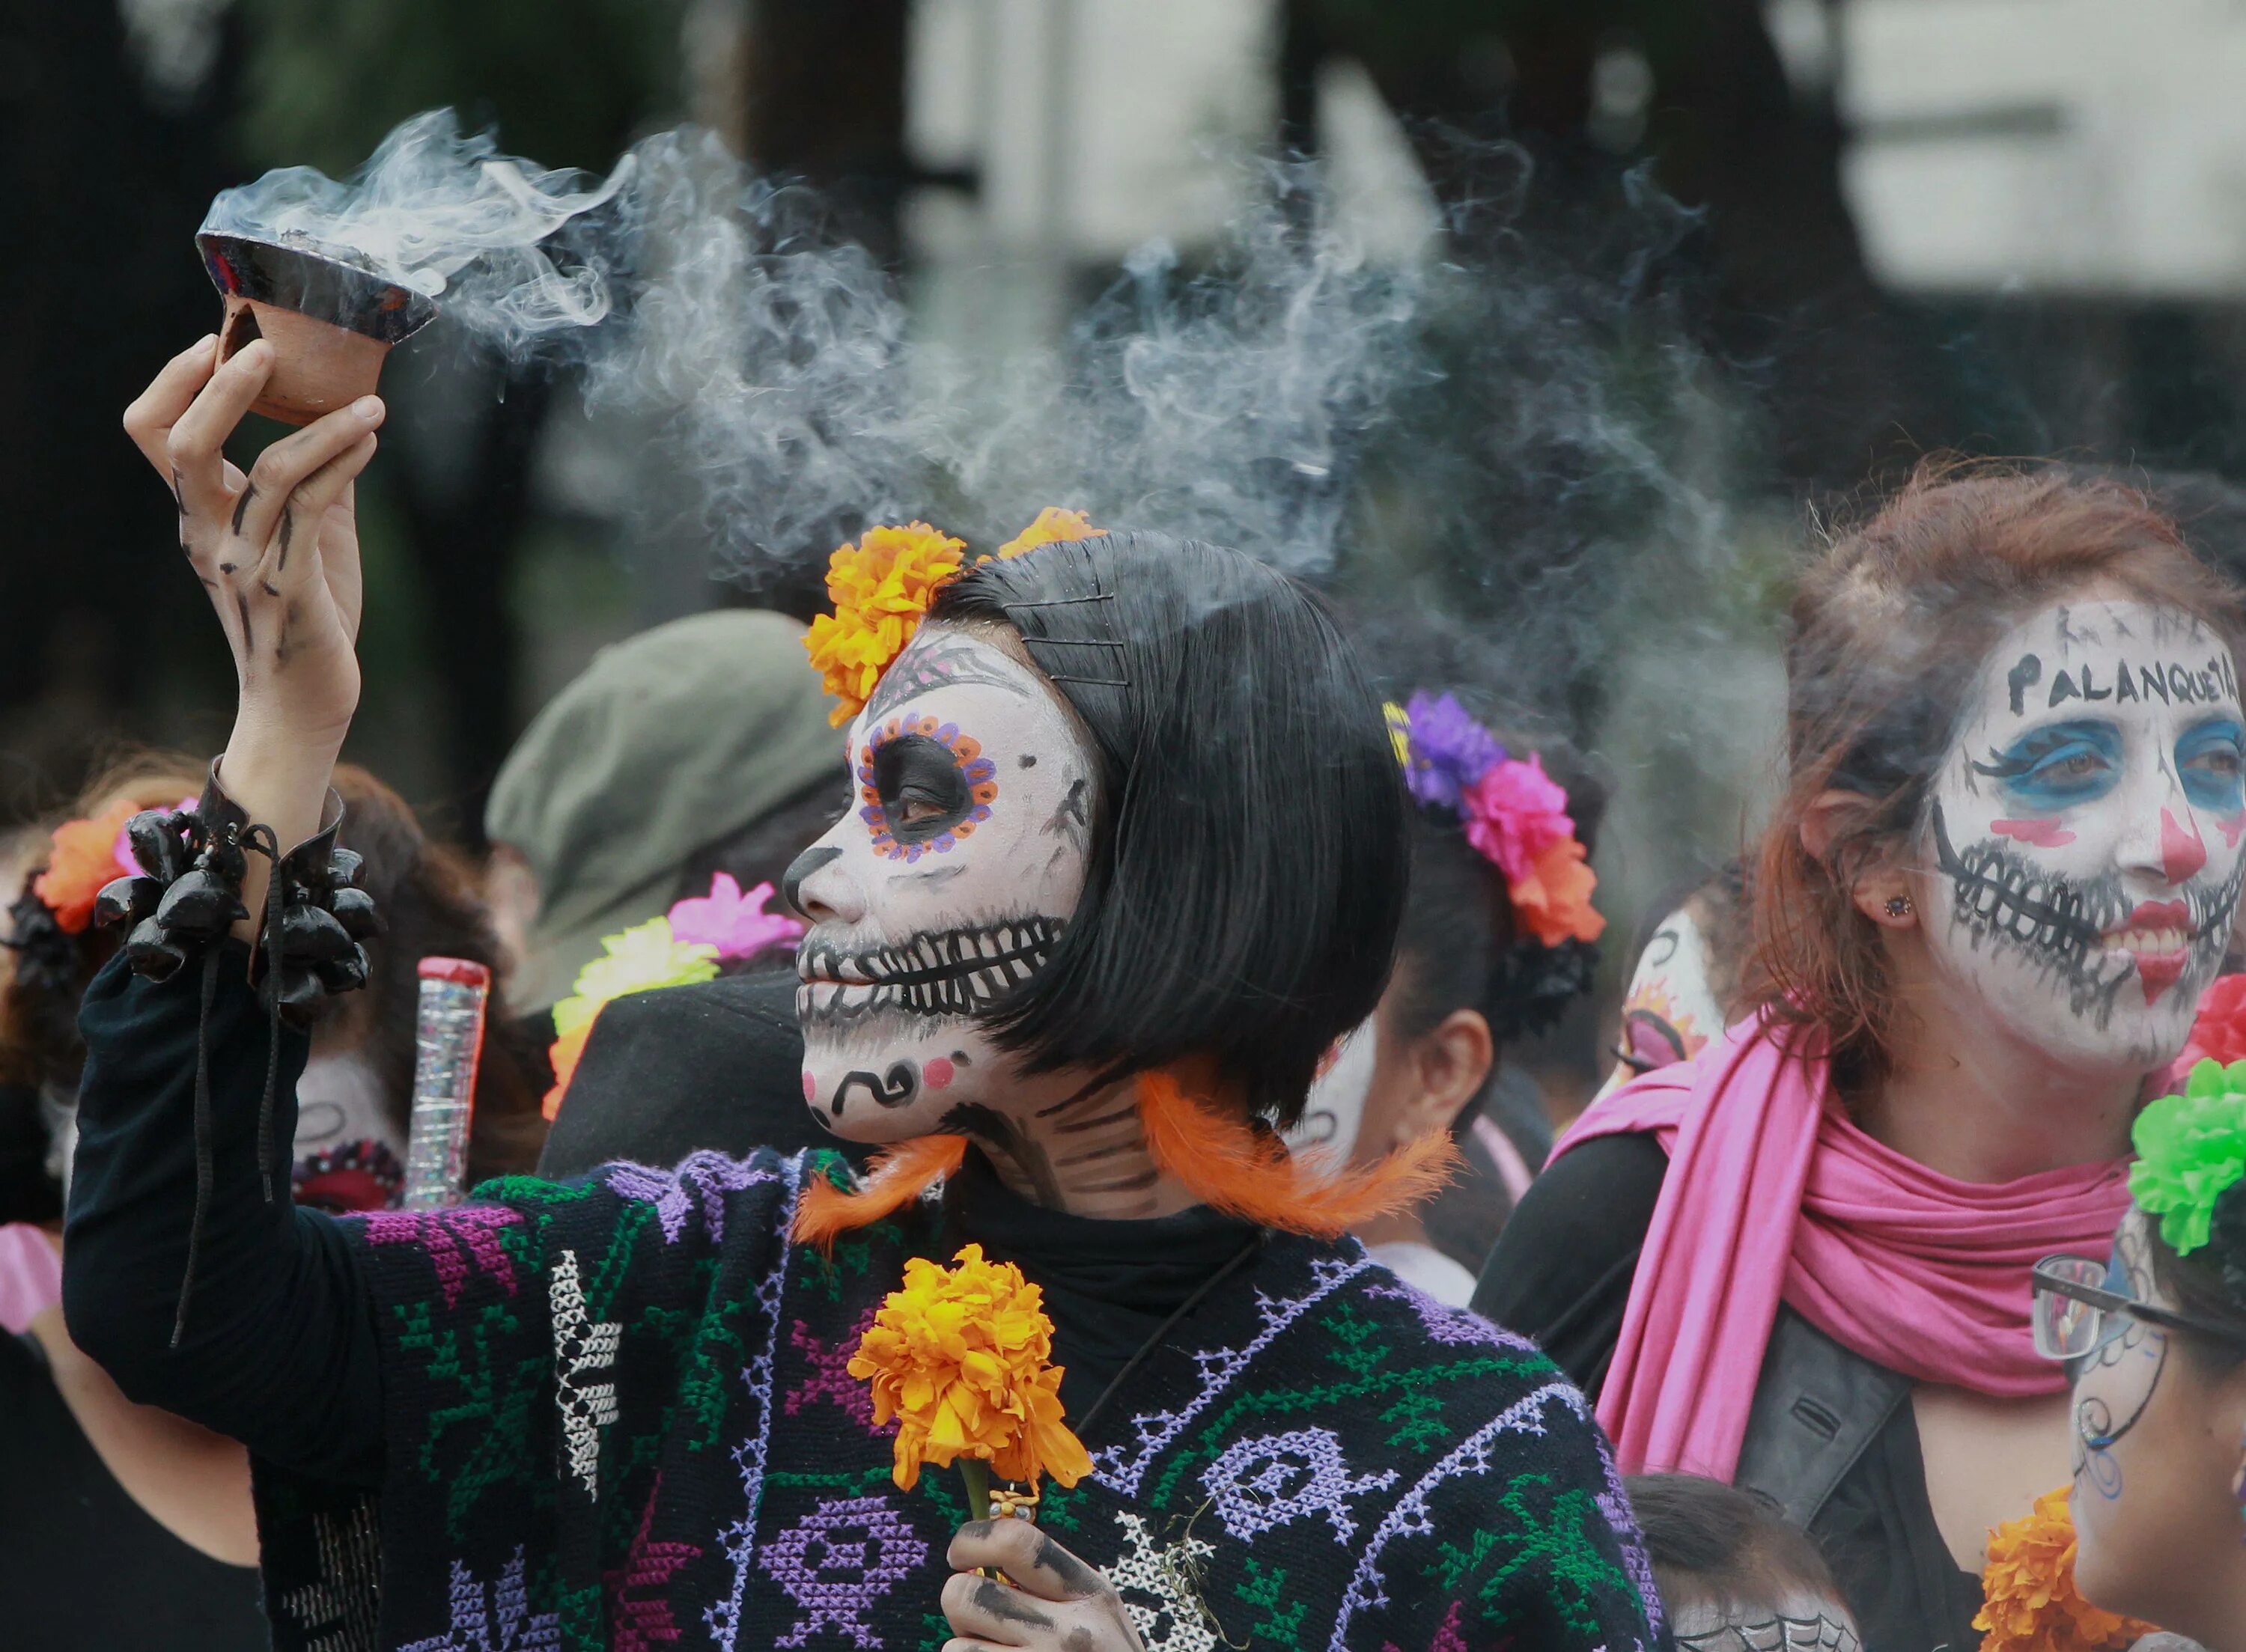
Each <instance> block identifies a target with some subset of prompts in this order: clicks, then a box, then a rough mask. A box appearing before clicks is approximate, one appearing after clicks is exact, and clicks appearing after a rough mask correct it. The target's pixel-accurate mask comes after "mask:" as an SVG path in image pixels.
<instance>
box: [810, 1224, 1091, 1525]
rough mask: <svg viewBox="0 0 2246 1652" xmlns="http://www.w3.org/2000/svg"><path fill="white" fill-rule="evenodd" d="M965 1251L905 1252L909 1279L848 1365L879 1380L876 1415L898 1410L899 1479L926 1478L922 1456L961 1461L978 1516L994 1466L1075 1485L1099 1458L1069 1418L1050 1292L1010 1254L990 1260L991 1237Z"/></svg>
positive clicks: (1021, 1476) (943, 1462) (1024, 1477)
mask: <svg viewBox="0 0 2246 1652" xmlns="http://www.w3.org/2000/svg"><path fill="white" fill-rule="evenodd" d="M954 1261H955V1266H953V1267H951V1268H945V1267H943V1265H942V1264H940V1263H937V1262H933V1261H929V1260H928V1259H927V1258H925V1257H915V1258H913V1259H912V1260H911V1261H908V1262H906V1263H905V1281H904V1284H903V1286H902V1288H900V1289H898V1290H895V1291H892V1292H890V1293H889V1295H888V1299H887V1300H886V1301H885V1302H882V1304H881V1310H880V1311H879V1312H878V1313H877V1314H875V1316H874V1323H873V1325H872V1326H871V1327H870V1328H869V1329H868V1330H867V1332H866V1335H865V1336H864V1337H863V1339H862V1340H861V1342H860V1343H859V1344H858V1350H857V1352H856V1353H854V1354H853V1355H852V1356H851V1357H850V1364H849V1371H850V1375H851V1376H853V1377H858V1378H860V1379H861V1380H862V1381H865V1382H867V1383H870V1384H871V1385H872V1388H873V1393H874V1421H875V1424H877V1425H880V1424H887V1423H888V1422H889V1421H890V1420H891V1419H892V1418H894V1419H895V1421H896V1424H897V1438H896V1442H895V1459H896V1460H895V1470H894V1471H893V1476H892V1477H893V1478H894V1479H895V1481H896V1483H897V1485H899V1486H900V1487H901V1488H902V1489H903V1490H906V1491H910V1490H911V1489H912V1488H913V1487H914V1486H915V1485H918V1484H919V1483H920V1471H921V1465H922V1464H923V1463H934V1464H936V1465H938V1466H939V1467H943V1466H949V1465H951V1464H952V1463H954V1462H956V1463H958V1465H959V1466H960V1472H961V1475H962V1477H963V1479H965V1480H966V1482H967V1491H968V1502H969V1505H970V1507H971V1508H972V1509H973V1511H974V1513H975V1515H976V1518H977V1519H982V1518H983V1517H984V1515H985V1513H986V1512H987V1506H988V1494H987V1485H988V1480H987V1477H988V1476H989V1475H990V1474H991V1473H996V1474H997V1476H998V1477H999V1478H1000V1479H1005V1480H1013V1481H1018V1482H1021V1483H1023V1484H1025V1485H1028V1486H1029V1487H1030V1488H1031V1492H1032V1493H1033V1494H1034V1492H1035V1491H1036V1489H1037V1485H1038V1479H1040V1478H1041V1477H1042V1476H1044V1475H1047V1474H1050V1475H1052V1478H1053V1479H1056V1480H1058V1481H1059V1482H1060V1483H1061V1484H1062V1485H1075V1484H1076V1483H1077V1481H1079V1480H1080V1479H1083V1478H1084V1477H1085V1476H1086V1474H1089V1473H1090V1472H1092V1459H1091V1458H1090V1457H1089V1456H1087V1455H1086V1452H1085V1449H1084V1443H1083V1442H1082V1441H1081V1440H1079V1439H1078V1438H1076V1436H1075V1435H1074V1434H1072V1433H1071V1432H1070V1431H1069V1429H1068V1425H1067V1424H1066V1423H1065V1422H1064V1421H1063V1420H1062V1410H1061V1403H1060V1377H1061V1368H1060V1367H1058V1366H1056V1365H1053V1364H1052V1363H1049V1362H1050V1361H1051V1359H1052V1321H1051V1320H1050V1319H1048V1318H1046V1317H1045V1307H1044V1296H1043V1293H1042V1292H1040V1291H1039V1290H1038V1288H1037V1287H1036V1286H1035V1285H1032V1284H1031V1283H1030V1282H1029V1281H1027V1280H1025V1279H1024V1278H1023V1277H1022V1270H1021V1269H1020V1268H1017V1267H1015V1266H1014V1265H1013V1264H1012V1263H1011V1262H993V1261H985V1260H984V1259H983V1247H982V1246H980V1245H969V1246H967V1247H965V1248H963V1250H961V1251H960V1253H959V1254H958V1255H957V1257H956V1258H955V1259H954Z"/></svg>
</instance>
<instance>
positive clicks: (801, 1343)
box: [780, 1306, 881, 1429]
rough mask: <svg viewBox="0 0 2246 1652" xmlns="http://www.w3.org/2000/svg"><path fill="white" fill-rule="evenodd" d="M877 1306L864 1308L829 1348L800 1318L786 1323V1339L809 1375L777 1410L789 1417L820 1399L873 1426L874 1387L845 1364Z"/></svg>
mask: <svg viewBox="0 0 2246 1652" xmlns="http://www.w3.org/2000/svg"><path fill="white" fill-rule="evenodd" d="M880 1311H881V1310H880V1309H879V1307H878V1306H875V1307H873V1308H868V1309H867V1310H866V1311H865V1312H864V1313H863V1314H861V1315H859V1316H858V1322H857V1323H856V1324H855V1325H853V1326H852V1327H851V1328H850V1334H849V1335H848V1336H844V1337H839V1338H837V1339H836V1341H835V1343H834V1346H833V1347H832V1348H830V1347H828V1346H827V1344H826V1343H823V1342H821V1341H820V1340H819V1338H818V1337H817V1336H813V1334H812V1330H811V1327H810V1326H808V1325H807V1324H805V1323H804V1322H802V1321H801V1320H800V1319H799V1320H797V1321H796V1322H794V1323H793V1324H792V1325H791V1326H789V1328H788V1333H787V1340H788V1342H789V1343H791V1344H792V1345H793V1346H794V1347H795V1348H796V1349H800V1351H801V1352H802V1355H803V1360H804V1363H805V1364H807V1365H808V1366H810V1367H811V1374H810V1375H809V1376H808V1377H805V1378H804V1379H803V1381H801V1382H800V1383H797V1384H796V1385H795V1387H794V1388H793V1389H792V1390H789V1392H788V1397H787V1398H786V1400H785V1401H784V1402H783V1403H782V1404H781V1406H780V1410H781V1411H784V1412H785V1413H786V1415H788V1416H790V1417H793V1416H794V1415H795V1414H796V1413H797V1412H799V1411H802V1410H804V1409H805V1408H806V1407H807V1406H810V1405H814V1404H818V1402H820V1400H831V1401H833V1402H834V1404H837V1405H839V1406H841V1408H842V1409H843V1410H844V1411H847V1412H848V1413H849V1415H850V1416H851V1417H853V1418H854V1419H855V1420H856V1421H857V1422H858V1423H859V1424H861V1426H863V1427H865V1428H868V1429H870V1428H872V1427H873V1426H874V1390H873V1389H872V1387H871V1386H870V1385H869V1384H868V1383H862V1382H861V1381H859V1380H858V1378H856V1377H853V1376H851V1375H850V1373H849V1371H848V1370H847V1366H848V1365H849V1363H850V1356H852V1355H853V1354H854V1353H856V1352H857V1351H858V1344H859V1343H860V1342H861V1340H862V1339H863V1338H864V1336H865V1335H866V1332H867V1331H868V1329H871V1327H872V1325H873V1323H874V1315H875V1314H876V1313H878V1312H880Z"/></svg>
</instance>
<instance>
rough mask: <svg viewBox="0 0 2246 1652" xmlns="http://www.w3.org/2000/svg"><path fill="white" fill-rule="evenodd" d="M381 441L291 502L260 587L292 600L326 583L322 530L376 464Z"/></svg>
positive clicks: (320, 476) (356, 451) (312, 480)
mask: <svg viewBox="0 0 2246 1652" xmlns="http://www.w3.org/2000/svg"><path fill="white" fill-rule="evenodd" d="M376 445H377V438H375V437H374V436H373V435H372V434H371V433H370V434H368V435H365V436H362V437H361V438H359V439H358V441H357V443H356V444H354V445H351V446H350V447H347V448H345V449H344V451H343V452H340V453H338V454H337V455H336V456H335V457H334V458H333V459H330V460H329V461H328V462H327V463H326V464H325V465H323V466H321V467H320V468H319V469H318V470H316V471H315V472H312V474H311V475H310V476H309V477H307V478H306V479H304V481H303V483H302V484H301V485H300V486H298V487H297V488H296V491H295V492H294V493H291V494H290V495H289V503H288V506H287V508H286V509H284V510H283V511H282V513H281V521H280V526H279V527H276V528H275V529H274V532H273V538H272V540H271V542H270V543H269V544H268V545H267V546H266V547H265V555H264V557H263V559H262V561H260V562H259V564H258V568H257V581H258V584H259V586H260V587H261V588H263V589H264V590H266V591H267V592H268V593H269V595H275V596H278V597H282V599H283V600H287V599H289V597H291V596H293V595H295V594H296V593H298V592H300V591H302V590H303V589H304V588H306V587H307V586H309V585H310V584H311V583H312V582H313V581H317V580H320V579H322V578H323V577H324V574H323V568H322V562H321V554H322V545H321V539H320V529H321V527H322V525H323V523H324V522H325V521H326V520H327V514H328V511H329V509H330V507H331V506H334V505H335V504H336V503H337V501H338V500H341V499H343V498H344V495H345V494H346V493H348V492H349V491H350V489H351V484H352V483H353V482H354V481H355V480H357V477H358V474H359V472H362V471H364V469H365V468H366V467H367V466H368V465H370V464H371V463H372V462H373V459H374V454H375V448H376Z"/></svg>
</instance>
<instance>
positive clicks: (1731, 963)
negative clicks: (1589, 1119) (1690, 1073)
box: [1599, 860, 1750, 1095]
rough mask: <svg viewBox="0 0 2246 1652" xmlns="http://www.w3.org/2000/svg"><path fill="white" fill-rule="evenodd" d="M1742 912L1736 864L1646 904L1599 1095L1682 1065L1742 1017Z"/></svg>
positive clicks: (1745, 906) (1742, 886)
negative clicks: (1610, 1064)
mask: <svg viewBox="0 0 2246 1652" xmlns="http://www.w3.org/2000/svg"><path fill="white" fill-rule="evenodd" d="M1749 911H1750V903H1749V901H1748V898H1747V889H1746V864H1745V863H1744V862H1743V861H1739V860H1733V861H1732V862H1730V863H1729V864H1728V865H1725V866H1724V867H1720V868H1719V870H1718V871H1717V872H1716V874H1715V875H1714V876H1713V877H1711V878H1708V879H1705V880H1703V881H1701V882H1699V883H1698V884H1695V885H1692V886H1691V887H1688V888H1687V889H1685V890H1684V891H1682V892H1679V891H1677V890H1671V892H1670V893H1668V894H1665V895H1664V896H1663V897H1662V898H1661V899H1659V900H1657V901H1655V902H1654V903H1653V912H1654V914H1655V915H1654V919H1653V921H1652V922H1651V924H1650V926H1649V927H1648V928H1647V929H1646V931H1645V932H1644V938H1643V939H1642V940H1640V941H1639V942H1638V944H1637V948H1636V952H1635V955H1636V957H1637V965H1636V967H1635V968H1633V969H1631V971H1630V985H1629V987H1628V988H1627V989H1625V990H1624V991H1623V1000H1622V1010H1621V1012H1620V1016H1619V1026H1618V1028H1617V1031H1616V1038H1615V1051H1614V1055H1615V1070H1614V1071H1613V1072H1612V1073H1611V1074H1610V1076H1609V1077H1608V1078H1607V1081H1606V1083H1605V1084H1603V1086H1602V1087H1601V1088H1600V1091H1599V1093H1600V1094H1601V1095H1604V1094H1606V1092H1607V1091H1610V1090H1613V1089H1615V1088H1616V1087H1617V1086H1619V1085H1622V1084H1628V1083H1629V1082H1630V1080H1631V1079H1633V1078H1638V1077H1639V1076H1641V1075H1642V1074H1644V1073H1649V1072H1651V1071H1653V1070H1654V1069H1655V1068H1657V1067H1666V1066H1668V1065H1670V1064H1671V1063H1673V1062H1678V1061H1689V1060H1690V1059H1691V1057H1694V1056H1697V1055H1698V1054H1699V1053H1700V1051H1701V1050H1704V1049H1705V1048H1706V1047H1707V1044H1708V1041H1709V1040H1710V1039H1711V1038H1717V1037H1722V1036H1723V1032H1724V1029H1725V1028H1726V1027H1728V1026H1730V1025H1731V1024H1732V1023H1733V1022H1734V1021H1736V1020H1738V1019H1739V1016H1740V1015H1741V1014H1743V1013H1744V1012H1745V1010H1746V1008H1747V1007H1748V1006H1747V1005H1746V1003H1744V1002H1743V1000H1742V998H1741V996H1740V992H1739V976H1740V971H1741V968H1742V966H1743V965H1744V964H1745V963H1746V953H1747V944H1748V940H1749V935H1748V914H1749Z"/></svg>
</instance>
